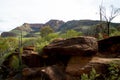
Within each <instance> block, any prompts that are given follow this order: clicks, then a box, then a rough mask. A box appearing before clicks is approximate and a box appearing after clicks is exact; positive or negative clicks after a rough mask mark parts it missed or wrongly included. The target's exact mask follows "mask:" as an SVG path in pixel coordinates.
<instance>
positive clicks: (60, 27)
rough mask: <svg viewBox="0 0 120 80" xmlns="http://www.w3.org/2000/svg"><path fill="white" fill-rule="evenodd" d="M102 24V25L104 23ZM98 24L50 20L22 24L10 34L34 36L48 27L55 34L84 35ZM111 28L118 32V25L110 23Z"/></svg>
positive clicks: (94, 21) (82, 21) (85, 21)
mask: <svg viewBox="0 0 120 80" xmlns="http://www.w3.org/2000/svg"><path fill="white" fill-rule="evenodd" d="M102 23H103V24H104V23H105V22H102ZM98 24H100V21H97V20H71V21H67V22H64V21H62V20H53V19H52V20H49V21H48V22H46V23H37V24H36V23H35V24H33V23H32V24H31V23H24V24H23V25H21V26H19V27H16V28H15V29H13V30H11V31H10V32H12V33H15V34H17V35H19V34H20V32H21V30H22V31H23V35H28V34H31V33H32V35H34V34H35V33H37V32H39V31H40V29H41V28H42V27H44V26H50V27H51V28H52V29H53V30H54V31H55V32H58V31H59V32H65V31H67V30H70V29H74V30H76V31H81V32H83V33H86V32H89V31H88V30H90V29H92V28H93V27H97V26H96V25H98ZM104 26H105V25H104ZM111 27H115V28H117V29H119V30H120V23H111Z"/></svg>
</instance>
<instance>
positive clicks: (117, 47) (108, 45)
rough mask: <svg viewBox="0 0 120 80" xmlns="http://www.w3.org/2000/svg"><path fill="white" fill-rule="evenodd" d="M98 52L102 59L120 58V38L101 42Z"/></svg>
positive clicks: (115, 37)
mask: <svg viewBox="0 0 120 80" xmlns="http://www.w3.org/2000/svg"><path fill="white" fill-rule="evenodd" d="M98 51H99V53H98V56H100V57H120V36H113V37H109V38H106V39H102V40H99V41H98Z"/></svg>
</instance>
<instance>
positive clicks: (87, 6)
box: [0, 0, 120, 31]
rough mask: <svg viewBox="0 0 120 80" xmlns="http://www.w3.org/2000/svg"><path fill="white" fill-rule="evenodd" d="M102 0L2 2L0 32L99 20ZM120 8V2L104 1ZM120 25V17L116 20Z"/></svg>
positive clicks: (116, 0) (17, 0)
mask: <svg viewBox="0 0 120 80" xmlns="http://www.w3.org/2000/svg"><path fill="white" fill-rule="evenodd" d="M101 1H102V0H0V31H9V30H11V29H13V28H15V27H17V26H20V25H22V24H23V23H45V22H47V21H49V20H50V19H59V20H63V21H69V20H81V19H92V20H99V5H100V4H101ZM111 4H112V5H114V7H116V8H120V0H103V6H106V8H108V7H110V5H111ZM114 22H119V23H120V16H118V17H117V18H116V19H114Z"/></svg>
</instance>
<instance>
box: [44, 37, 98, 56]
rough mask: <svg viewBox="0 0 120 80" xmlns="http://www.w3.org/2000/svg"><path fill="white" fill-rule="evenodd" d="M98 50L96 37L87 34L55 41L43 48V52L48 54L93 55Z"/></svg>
mask: <svg viewBox="0 0 120 80" xmlns="http://www.w3.org/2000/svg"><path fill="white" fill-rule="evenodd" d="M97 50H98V45H97V40H96V38H94V37H87V36H80V37H75V38H69V39H63V40H58V41H53V42H52V43H51V44H49V45H47V46H45V47H44V48H43V52H44V53H45V54H48V55H51V54H53V55H57V54H61V55H79V56H92V55H94V54H96V53H97Z"/></svg>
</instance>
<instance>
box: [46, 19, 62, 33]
mask: <svg viewBox="0 0 120 80" xmlns="http://www.w3.org/2000/svg"><path fill="white" fill-rule="evenodd" d="M63 24H64V21H62V20H50V21H48V22H47V23H45V26H51V28H52V29H53V30H54V31H58V29H59V28H60V26H61V25H63Z"/></svg>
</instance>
